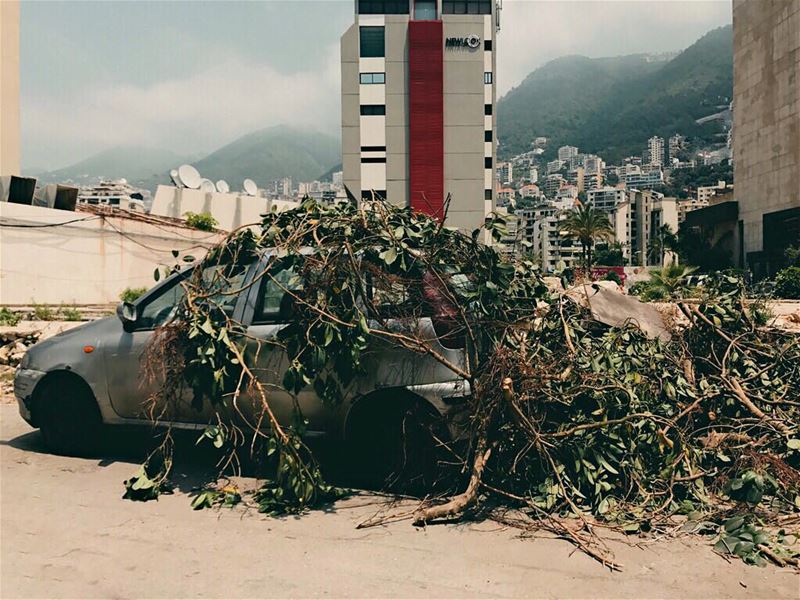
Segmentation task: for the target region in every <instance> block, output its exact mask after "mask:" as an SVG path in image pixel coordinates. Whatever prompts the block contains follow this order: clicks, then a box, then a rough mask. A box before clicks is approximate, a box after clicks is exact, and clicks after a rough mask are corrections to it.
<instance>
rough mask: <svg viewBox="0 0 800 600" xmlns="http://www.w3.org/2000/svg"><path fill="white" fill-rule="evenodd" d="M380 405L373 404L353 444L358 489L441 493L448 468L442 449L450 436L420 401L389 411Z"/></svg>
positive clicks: (361, 420) (402, 403)
mask: <svg viewBox="0 0 800 600" xmlns="http://www.w3.org/2000/svg"><path fill="white" fill-rule="evenodd" d="M382 400H383V399H377V400H374V401H373V404H372V406H370V407H369V408H367V409H366V410H364V411H362V412H361V414H360V415H359V417H358V420H357V422H356V424H355V431H353V436H352V439H351V444H350V448H351V451H350V456H351V460H350V468H351V473H352V474H353V476H354V477H353V478H354V479H355V480H356V481H357V482H358V484H360V485H364V486H366V487H370V488H377V489H381V490H384V491H388V492H394V493H407V494H414V495H425V494H429V493H432V492H437V491H442V486H443V485H447V481H448V479H449V478H448V476H447V475H448V473H447V471H448V469H446V468H445V466H444V465H445V464H446V462H447V458H448V457H447V454H448V452H447V449H446V448H443V446H442V443H443V442H444V443H447V441H448V438H449V434H448V432H447V428H446V426H445V424H444V421H443V419H442V417H441V416H440V415H439V414H438V413H436V411H435V410H434V409H433V408H432V407H429V406H427V405H425V404H424V403H422V402H419V401H405V400H401V401H399V402H395V403H393V405H391V406H385V405H384V404H385V403H384V402H383V401H382ZM390 402H391V401H390ZM382 405H384V406H382Z"/></svg>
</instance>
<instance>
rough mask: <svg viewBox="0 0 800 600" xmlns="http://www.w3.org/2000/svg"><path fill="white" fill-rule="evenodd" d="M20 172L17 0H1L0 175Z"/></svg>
mask: <svg viewBox="0 0 800 600" xmlns="http://www.w3.org/2000/svg"><path fill="white" fill-rule="evenodd" d="M19 174H20V129H19V2H18V0H0V175H19Z"/></svg>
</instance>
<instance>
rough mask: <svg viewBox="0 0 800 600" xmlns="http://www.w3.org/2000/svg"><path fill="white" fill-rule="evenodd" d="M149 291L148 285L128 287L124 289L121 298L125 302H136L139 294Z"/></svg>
mask: <svg viewBox="0 0 800 600" xmlns="http://www.w3.org/2000/svg"><path fill="white" fill-rule="evenodd" d="M146 291H147V288H146V287H137V288H132V287H126V288H125V289H124V290H122V293H121V294H120V295H119V299H120V300H122V301H123V302H135V301H136V300H137V299H138V298H139V296H141V295H143V294H144V293H145V292H146Z"/></svg>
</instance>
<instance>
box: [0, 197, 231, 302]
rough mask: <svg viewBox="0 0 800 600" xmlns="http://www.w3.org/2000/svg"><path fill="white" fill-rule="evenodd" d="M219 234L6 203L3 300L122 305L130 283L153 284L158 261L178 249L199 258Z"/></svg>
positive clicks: (1, 205)
mask: <svg viewBox="0 0 800 600" xmlns="http://www.w3.org/2000/svg"><path fill="white" fill-rule="evenodd" d="M71 221H75V222H71ZM21 226H23V227H21ZM221 237H222V236H221V235H220V234H218V233H208V232H205V231H197V230H194V229H188V228H185V227H180V226H176V225H170V224H166V223H158V224H153V223H147V222H143V221H138V220H134V219H127V218H122V217H101V216H98V215H94V214H91V213H86V212H71V211H64V210H55V209H51V208H44V207H39V206H26V205H22V204H9V203H8V202H0V304H3V305H5V304H10V305H31V304H33V303H40V304H61V303H64V304H67V305H69V304H107V303H116V302H118V301H119V294H120V292H121V291H122V290H124V289H125V288H126V287H151V286H152V285H153V284H154V280H153V270H154V269H155V268H156V266H157V265H159V264H163V265H169V266H172V265H174V264H175V260H176V259H175V258H173V256H172V250H178V251H179V252H180V256H181V257H182V256H184V255H186V254H191V255H192V256H195V257H196V258H201V257H202V256H203V255H204V254H205V252H206V249H207V248H208V247H210V246H211V245H213V244H214V243H215V242H217V241H218V240H220V239H221Z"/></svg>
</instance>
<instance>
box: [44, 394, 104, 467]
mask: <svg viewBox="0 0 800 600" xmlns="http://www.w3.org/2000/svg"><path fill="white" fill-rule="evenodd" d="M44 386H45V387H44V388H43V389H42V390H41V392H40V393H38V394H37V403H36V412H37V415H36V419H37V421H38V425H39V429H40V431H41V432H42V437H43V438H44V443H45V445H46V446H47V448H48V449H49V450H51V451H52V452H54V453H56V454H62V455H65V456H86V455H88V454H91V453H92V452H93V451H96V450H97V449H98V447H99V446H100V435H101V433H102V425H103V422H102V418H101V416H100V410H99V409H98V407H97V402H96V401H95V399H94V395H93V394H92V392H91V390H90V389H89V387H88V386H87V385H86V384H85V383H83V382H82V381H76V380H73V379H65V378H54V379H52V380H50V381H45V382H44Z"/></svg>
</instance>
